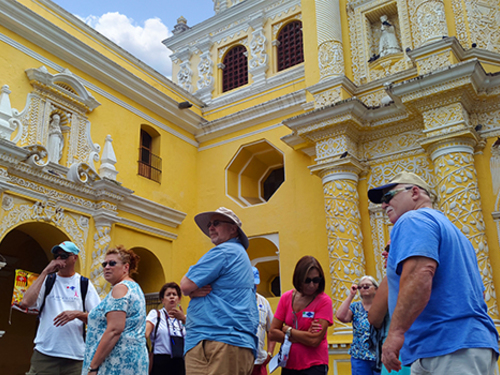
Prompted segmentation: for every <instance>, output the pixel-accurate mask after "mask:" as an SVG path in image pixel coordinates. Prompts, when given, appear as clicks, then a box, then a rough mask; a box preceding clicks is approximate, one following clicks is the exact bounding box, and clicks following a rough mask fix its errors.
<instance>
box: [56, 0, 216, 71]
mask: <svg viewBox="0 0 500 375" xmlns="http://www.w3.org/2000/svg"><path fill="white" fill-rule="evenodd" d="M52 1H53V2H54V3H56V4H57V5H59V6H60V7H62V8H64V9H65V10H66V11H68V12H70V13H72V14H74V15H75V16H77V17H79V18H80V19H82V20H83V21H84V22H86V23H87V24H88V25H89V26H91V27H93V28H94V29H96V30H97V31H99V32H100V33H101V34H103V35H105V36H106V37H108V38H109V39H111V40H112V41H113V42H115V43H116V44H118V45H119V46H120V47H122V48H124V49H125V50H127V51H128V52H130V53H131V54H133V55H134V56H135V57H137V58H138V59H140V60H142V61H143V62H145V63H146V64H148V65H150V66H151V67H152V68H154V69H156V70H157V71H158V72H160V73H162V74H164V75H165V76H167V77H169V78H170V77H171V75H172V65H171V61H170V58H169V57H168V56H169V55H170V51H169V50H168V49H167V48H166V47H165V46H164V45H163V44H162V43H161V41H162V40H164V39H166V38H167V37H169V36H171V35H172V32H171V30H172V29H173V27H174V25H175V24H176V23H177V18H179V17H180V16H183V17H184V18H186V19H187V24H188V26H193V25H196V24H197V23H200V22H202V21H204V20H206V19H207V18H210V17H212V16H213V15H214V14H215V13H214V10H213V8H214V4H213V0H52Z"/></svg>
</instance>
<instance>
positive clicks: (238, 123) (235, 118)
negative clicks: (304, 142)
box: [196, 90, 306, 143]
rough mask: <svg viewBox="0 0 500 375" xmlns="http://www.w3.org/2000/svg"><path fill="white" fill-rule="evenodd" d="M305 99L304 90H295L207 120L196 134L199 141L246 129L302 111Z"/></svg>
mask: <svg viewBox="0 0 500 375" xmlns="http://www.w3.org/2000/svg"><path fill="white" fill-rule="evenodd" d="M305 101H306V94H305V90H300V91H296V92H294V93H291V94H287V95H284V96H282V97H279V98H276V99H273V100H269V101H267V102H264V103H262V104H259V105H256V106H253V107H250V108H247V109H244V110H241V111H239V112H236V113H233V114H231V115H228V116H225V117H223V118H220V119H217V120H214V121H210V122H207V123H206V124H204V125H203V127H202V130H201V131H200V132H199V133H198V134H197V136H196V139H197V140H198V141H199V142H200V143H201V142H206V141H208V140H211V139H214V138H217V137H220V136H223V135H226V134H229V133H233V132H235V131H239V130H243V129H247V128H249V127H251V126H254V125H258V124H261V123H264V122H266V121H270V120H274V119H277V118H281V117H283V116H286V115H290V114H293V113H297V112H299V111H302V107H301V105H302V104H303V103H305Z"/></svg>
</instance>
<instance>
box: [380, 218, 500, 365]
mask: <svg viewBox="0 0 500 375" xmlns="http://www.w3.org/2000/svg"><path fill="white" fill-rule="evenodd" d="M414 256H423V257H427V258H430V259H434V260H435V261H436V262H437V269H436V272H435V274H434V278H433V281H432V290H431V296H430V300H429V302H428V304H427V306H426V307H425V308H424V310H423V311H422V313H421V314H420V315H419V316H418V318H417V319H416V320H415V322H414V323H413V325H412V326H411V327H410V329H409V330H408V331H407V332H406V333H405V342H404V345H403V348H402V349H401V352H400V355H401V360H402V362H403V364H404V365H410V364H411V363H413V362H414V361H415V360H417V359H420V358H428V357H436V356H442V355H446V354H451V353H453V352H455V351H457V350H460V349H466V348H492V349H493V350H495V352H497V353H498V333H497V330H496V329H495V325H494V323H493V320H492V319H491V318H490V316H489V315H488V308H487V305H486V302H485V301H484V297H483V291H484V286H483V283H482V280H481V275H480V272H479V268H478V263H477V258H476V253H475V250H474V248H473V246H472V244H471V243H470V241H469V240H468V239H467V237H465V235H464V234H463V233H462V232H461V231H460V230H459V229H458V228H457V227H456V226H455V225H454V224H453V223H452V222H451V221H450V220H449V219H448V218H446V217H445V216H444V214H443V213H442V212H440V211H437V210H433V209H430V208H421V209H418V210H414V211H409V212H406V213H405V214H404V215H402V216H401V217H400V218H399V220H398V221H397V222H396V224H395V225H394V228H393V230H392V232H391V251H390V253H389V259H388V262H387V280H388V283H389V312H390V314H391V317H392V315H393V313H394V309H395V307H396V302H397V298H398V293H399V281H400V277H401V273H402V270H403V265H404V262H405V260H407V259H408V258H410V257H414Z"/></svg>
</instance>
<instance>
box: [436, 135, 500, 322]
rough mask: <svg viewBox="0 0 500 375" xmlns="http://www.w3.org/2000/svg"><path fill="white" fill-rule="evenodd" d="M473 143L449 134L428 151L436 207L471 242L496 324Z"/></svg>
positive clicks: (487, 301)
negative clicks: (433, 179)
mask: <svg viewBox="0 0 500 375" xmlns="http://www.w3.org/2000/svg"><path fill="white" fill-rule="evenodd" d="M475 143H476V140H475V139H473V138H458V137H457V138H451V139H446V140H444V141H441V142H439V143H436V144H434V145H432V147H431V148H430V150H429V151H430V153H431V158H432V161H433V162H434V170H435V174H436V177H437V179H436V181H437V185H436V192H437V193H438V194H439V210H441V211H442V212H443V213H444V214H445V215H446V216H447V217H448V218H449V219H450V220H451V221H452V222H453V224H455V225H456V226H457V227H458V228H459V229H460V230H461V231H462V232H463V233H464V234H465V235H466V236H467V238H468V239H469V240H470V241H471V242H472V245H473V246H474V249H475V250H476V256H477V262H478V266H479V271H480V272H481V277H482V280H483V284H484V286H485V288H486V291H485V296H484V298H485V300H486V303H487V304H488V313H489V314H490V316H491V317H492V318H493V319H494V321H495V324H496V325H497V326H499V325H500V318H499V314H498V305H497V301H496V293H495V287H494V284H493V272H492V269H491V263H490V259H489V254H488V253H489V250H488V242H487V238H486V233H485V225H484V217H483V212H482V209H481V196H480V194H479V189H478V186H477V174H476V168H475V167H474V145H475Z"/></svg>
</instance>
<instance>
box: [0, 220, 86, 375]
mask: <svg viewBox="0 0 500 375" xmlns="http://www.w3.org/2000/svg"><path fill="white" fill-rule="evenodd" d="M65 240H68V237H67V236H66V235H65V234H64V233H63V232H61V231H60V230H58V229H57V228H56V227H54V226H52V225H49V224H46V223H39V222H36V223H28V224H22V225H20V226H18V227H16V228H15V229H13V230H11V231H10V232H9V233H7V234H6V236H5V237H4V239H3V240H2V241H1V242H0V254H1V255H2V256H3V257H4V258H5V259H6V263H7V265H6V266H5V267H3V268H2V269H1V270H0V285H1V286H2V287H1V288H0V330H2V331H5V334H4V335H3V337H2V338H0V353H2V355H1V356H0V368H1V369H2V373H5V374H12V375H18V374H19V375H24V374H25V373H26V372H27V371H28V369H29V363H30V358H31V354H32V352H33V339H34V337H35V328H36V316H34V315H27V314H24V313H22V312H19V311H13V312H12V317H11V323H12V324H11V325H9V315H10V305H11V301H12V290H13V288H14V276H15V270H16V269H23V270H26V271H30V272H35V273H40V272H42V271H43V269H44V268H45V266H46V265H47V264H48V263H49V261H50V259H52V256H51V254H50V250H51V248H52V246H54V245H56V244H58V243H60V242H62V241H65ZM76 269H77V271H78V270H79V269H80V265H79V263H78V262H77V264H76Z"/></svg>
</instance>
